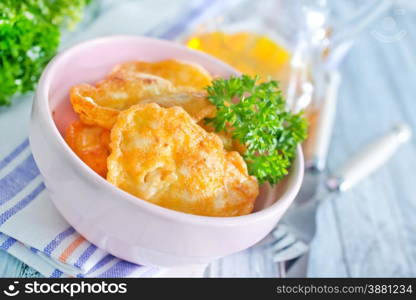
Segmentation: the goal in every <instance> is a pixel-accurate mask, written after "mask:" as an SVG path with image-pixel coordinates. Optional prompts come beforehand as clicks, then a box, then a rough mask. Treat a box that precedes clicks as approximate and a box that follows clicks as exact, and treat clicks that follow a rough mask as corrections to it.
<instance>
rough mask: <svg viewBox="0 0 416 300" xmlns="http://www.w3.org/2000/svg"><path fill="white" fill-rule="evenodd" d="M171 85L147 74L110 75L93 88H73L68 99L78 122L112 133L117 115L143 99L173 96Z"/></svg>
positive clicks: (91, 86)
mask: <svg viewBox="0 0 416 300" xmlns="http://www.w3.org/2000/svg"><path fill="white" fill-rule="evenodd" d="M173 91H174V88H173V86H172V84H171V83H170V82H169V81H167V80H165V79H163V78H160V77H156V76H153V75H149V74H127V73H126V74H123V76H121V75H112V76H109V77H107V78H106V79H104V80H102V81H100V82H99V83H97V84H96V86H93V85H90V84H80V85H76V86H74V87H73V88H72V89H71V92H70V99H71V103H72V107H73V108H74V110H75V112H76V113H78V114H79V116H80V118H81V120H82V121H83V122H84V123H86V124H90V125H98V126H101V127H104V128H107V129H111V127H112V126H113V124H114V122H115V119H116V118H117V115H118V113H119V112H120V111H122V110H124V109H127V108H129V107H130V106H131V105H133V104H137V103H139V102H140V101H141V100H143V99H148V98H152V97H154V96H158V95H162V94H167V93H173Z"/></svg>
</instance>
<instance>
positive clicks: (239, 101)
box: [206, 75, 307, 184]
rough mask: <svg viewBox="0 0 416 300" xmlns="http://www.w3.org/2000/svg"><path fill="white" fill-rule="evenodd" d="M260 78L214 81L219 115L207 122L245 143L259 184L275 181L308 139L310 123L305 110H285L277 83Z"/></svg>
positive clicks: (211, 92)
mask: <svg viewBox="0 0 416 300" xmlns="http://www.w3.org/2000/svg"><path fill="white" fill-rule="evenodd" d="M258 80H259V77H257V76H256V77H254V78H252V77H250V76H247V75H242V76H241V77H231V78H229V79H216V80H214V81H213V82H212V85H210V86H208V87H207V92H208V99H209V100H210V101H211V102H212V103H213V104H214V105H215V106H216V107H217V114H216V116H215V117H214V118H210V119H206V123H207V124H210V125H212V126H213V127H214V128H215V131H217V132H220V131H225V132H229V133H231V135H232V138H233V139H236V140H238V141H239V142H240V143H242V144H244V145H245V146H246V151H245V152H244V153H243V158H244V160H245V161H246V163H247V167H248V171H249V174H250V175H253V176H255V177H256V178H257V180H258V181H259V182H260V183H264V182H269V183H270V184H276V183H277V182H279V181H280V180H281V179H282V178H283V177H284V176H285V175H286V174H287V173H288V169H289V168H290V166H291V163H292V160H293V159H294V157H295V155H296V147H297V145H298V144H299V143H300V142H302V141H303V140H305V138H306V135H307V123H306V121H305V119H304V118H302V113H297V114H294V113H291V112H289V111H287V110H286V103H285V100H284V98H283V96H282V92H281V90H280V88H279V84H278V82H276V81H273V80H272V81H268V82H262V83H257V82H258Z"/></svg>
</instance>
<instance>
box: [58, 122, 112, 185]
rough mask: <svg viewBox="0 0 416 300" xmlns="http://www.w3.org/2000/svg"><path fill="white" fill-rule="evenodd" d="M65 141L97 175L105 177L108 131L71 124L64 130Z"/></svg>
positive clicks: (108, 149) (78, 123)
mask: <svg viewBox="0 0 416 300" xmlns="http://www.w3.org/2000/svg"><path fill="white" fill-rule="evenodd" d="M65 140H66V142H67V143H68V145H69V147H71V149H72V150H73V151H74V152H75V153H76V154H77V155H78V157H79V158H80V159H81V160H82V161H83V162H85V163H86V164H87V165H88V166H89V167H90V168H92V169H93V170H94V171H95V172H97V173H98V174H99V175H101V176H103V177H106V175H107V157H108V156H109V155H110V146H109V144H110V131H109V130H106V129H104V128H101V127H98V126H89V125H86V124H84V123H82V122H81V121H75V122H73V123H72V124H71V125H70V126H69V127H68V128H67V130H66V134H65Z"/></svg>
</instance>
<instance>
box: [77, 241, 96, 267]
mask: <svg viewBox="0 0 416 300" xmlns="http://www.w3.org/2000/svg"><path fill="white" fill-rule="evenodd" d="M96 250H97V247H96V246H95V245H93V244H91V245H89V246H88V248H87V249H85V251H84V252H83V253H82V254H81V256H80V257H79V258H78V260H77V262H76V263H75V266H76V267H78V268H81V267H82V266H83V265H84V263H85V262H86V261H87V260H88V258H90V257H91V255H93V254H94V252H95V251H96Z"/></svg>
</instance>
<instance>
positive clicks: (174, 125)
mask: <svg viewBox="0 0 416 300" xmlns="http://www.w3.org/2000/svg"><path fill="white" fill-rule="evenodd" d="M111 149H112V152H111V155H110V156H109V158H108V173H107V180H108V181H109V182H111V183H112V184H114V185H115V186H117V187H119V188H121V189H123V190H125V191H127V192H129V193H131V194H133V195H135V196H137V197H140V198H142V199H145V200H147V201H149V202H152V203H154V204H157V205H160V206H163V207H167V208H170V209H174V210H178V211H182V212H186V213H191V214H197V215H205V216H238V215H244V214H248V213H250V212H251V211H252V209H253V205H254V201H255V199H256V197H257V195H258V192H259V189H258V183H257V180H256V179H255V178H254V177H253V176H249V175H248V172H247V166H246V164H245V162H244V160H243V159H242V157H241V156H240V154H239V153H238V152H228V151H226V150H224V147H223V144H222V142H221V139H220V138H219V137H218V136H217V135H216V134H213V133H208V132H206V131H205V130H204V129H203V128H201V127H200V126H199V125H197V124H196V123H195V121H194V120H193V119H192V118H191V117H190V115H189V114H188V113H187V112H186V111H185V110H184V109H182V108H181V107H178V106H175V107H171V108H163V107H160V106H159V105H158V104H156V103H150V104H138V105H135V106H132V107H131V108H129V109H127V110H125V111H123V112H121V113H120V114H119V116H118V118H117V121H116V123H115V124H114V127H113V129H112V131H111Z"/></svg>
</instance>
